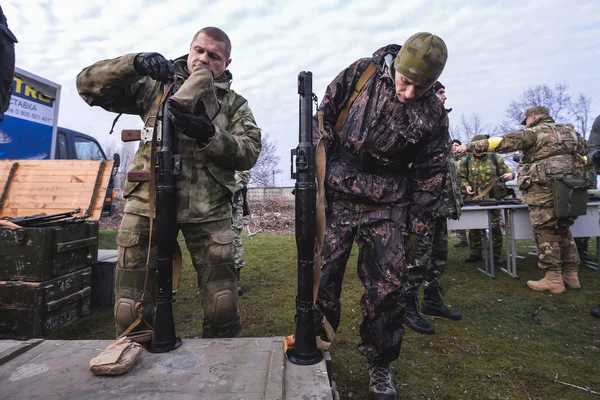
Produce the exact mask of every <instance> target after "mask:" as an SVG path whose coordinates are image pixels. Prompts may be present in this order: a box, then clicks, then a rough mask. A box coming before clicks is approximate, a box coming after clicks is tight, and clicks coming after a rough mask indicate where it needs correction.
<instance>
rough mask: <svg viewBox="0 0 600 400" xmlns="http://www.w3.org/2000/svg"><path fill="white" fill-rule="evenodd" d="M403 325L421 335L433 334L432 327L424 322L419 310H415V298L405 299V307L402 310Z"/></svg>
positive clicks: (408, 297)
mask: <svg viewBox="0 0 600 400" xmlns="http://www.w3.org/2000/svg"><path fill="white" fill-rule="evenodd" d="M404 324H405V325H406V326H408V327H409V328H410V329H412V330H413V331H415V332H417V333H421V334H423V335H433V334H435V329H434V328H433V326H431V325H429V322H427V321H425V320H424V319H423V317H421V314H419V310H417V296H407V297H406V307H405V308H404Z"/></svg>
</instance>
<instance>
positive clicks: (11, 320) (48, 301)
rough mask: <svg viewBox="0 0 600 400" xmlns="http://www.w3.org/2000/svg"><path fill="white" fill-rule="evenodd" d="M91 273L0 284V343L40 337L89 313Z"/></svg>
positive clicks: (86, 269)
mask: <svg viewBox="0 0 600 400" xmlns="http://www.w3.org/2000/svg"><path fill="white" fill-rule="evenodd" d="M91 279H92V269H91V268H85V269H82V270H80V271H76V272H72V273H70V274H66V275H63V276H61V277H58V278H54V279H51V280H49V281H45V282H24V281H0V339H19V340H26V339H30V338H34V337H42V336H43V335H44V334H46V333H48V332H51V331H53V330H55V329H57V328H60V327H62V326H65V325H68V324H70V323H71V322H73V321H75V320H77V319H78V318H79V317H81V316H84V315H88V314H89V313H90V298H91V296H90V295H91V292H92V289H91Z"/></svg>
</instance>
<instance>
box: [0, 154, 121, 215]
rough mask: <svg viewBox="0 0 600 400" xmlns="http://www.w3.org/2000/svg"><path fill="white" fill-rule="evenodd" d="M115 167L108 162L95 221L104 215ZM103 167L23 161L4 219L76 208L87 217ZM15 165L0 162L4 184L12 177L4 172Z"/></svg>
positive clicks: (85, 163) (95, 207) (97, 198)
mask: <svg viewBox="0 0 600 400" xmlns="http://www.w3.org/2000/svg"><path fill="white" fill-rule="evenodd" d="M112 164H113V161H107V162H106V163H105V165H104V167H103V170H102V171H101V173H100V175H101V179H100V183H99V185H98V190H97V192H96V194H95V197H94V199H93V207H92V210H91V212H92V216H91V217H90V219H91V220H97V219H99V218H100V215H101V213H102V206H103V205H104V199H105V195H106V189H107V187H108V182H109V180H110V173H111V170H112ZM100 165H101V161H99V160H96V161H94V160H92V161H90V160H19V168H18V169H17V171H18V172H17V173H16V174H15V176H14V179H13V181H12V182H11V186H10V189H9V191H8V194H7V196H6V199H5V205H4V207H3V208H2V210H0V217H5V216H8V217H25V216H29V215H35V214H40V213H42V212H43V213H46V214H57V213H62V212H67V211H73V210H74V209H76V208H81V210H82V211H81V215H83V214H84V213H85V212H86V211H87V209H88V207H90V203H91V202H92V195H93V192H94V186H95V183H96V179H97V176H98V171H99V168H100ZM11 166H12V161H10V160H3V161H0V184H1V182H2V181H4V182H6V178H7V175H8V172H6V173H5V174H2V171H6V169H7V168H8V171H10V167H11Z"/></svg>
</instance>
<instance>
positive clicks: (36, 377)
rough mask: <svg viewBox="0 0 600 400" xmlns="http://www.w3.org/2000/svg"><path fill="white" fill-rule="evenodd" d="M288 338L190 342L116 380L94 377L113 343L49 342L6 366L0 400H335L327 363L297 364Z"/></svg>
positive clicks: (145, 359) (145, 356) (148, 357)
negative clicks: (93, 364) (286, 350)
mask: <svg viewBox="0 0 600 400" xmlns="http://www.w3.org/2000/svg"><path fill="white" fill-rule="evenodd" d="M282 340H283V338H279V337H275V338H236V339H184V341H183V345H182V346H181V347H180V348H179V349H176V350H174V351H171V352H169V353H163V354H152V353H148V352H146V351H144V353H142V355H141V357H140V359H139V360H138V361H137V363H136V364H135V365H134V367H133V369H132V370H131V371H129V372H128V373H126V374H125V375H121V376H110V377H103V376H95V375H93V374H92V373H91V372H89V361H90V359H92V358H93V357H95V356H96V355H98V354H99V353H100V352H101V351H102V350H103V349H104V348H106V346H108V345H109V344H110V342H111V341H108V340H78V341H62V340H58V341H57V340H46V341H43V342H42V343H40V344H38V345H37V346H35V347H33V348H30V349H29V350H27V351H25V352H24V353H23V354H21V355H19V356H17V357H16V358H12V359H10V360H8V361H7V362H5V363H4V365H2V366H0V387H1V388H2V390H1V391H0V399H11V400H19V399H40V398H44V399H111V400H112V399H116V398H118V399H168V400H174V399H184V400H187V399H210V400H234V399H246V400H255V399H257V400H258V399H273V400H275V399H277V400H282V399H290V400H295V399H298V400H299V399H315V400H317V399H318V400H328V399H332V398H333V397H332V395H331V389H330V387H329V381H328V379H327V373H326V366H325V361H322V362H321V363H319V364H316V365H313V366H297V365H293V364H291V363H289V362H288V361H287V358H285V356H284V354H283V344H282Z"/></svg>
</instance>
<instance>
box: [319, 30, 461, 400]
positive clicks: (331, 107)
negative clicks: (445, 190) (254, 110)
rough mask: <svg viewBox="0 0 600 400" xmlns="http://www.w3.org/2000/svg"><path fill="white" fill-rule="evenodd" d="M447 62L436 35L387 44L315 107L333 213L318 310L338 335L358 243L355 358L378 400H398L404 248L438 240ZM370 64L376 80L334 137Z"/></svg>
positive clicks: (446, 143)
mask: <svg viewBox="0 0 600 400" xmlns="http://www.w3.org/2000/svg"><path fill="white" fill-rule="evenodd" d="M446 58H447V50H446V45H445V44H444V42H443V41H442V40H441V39H440V38H439V37H437V36H435V35H432V34H430V33H425V32H421V33H417V34H415V35H413V36H412V37H410V38H409V39H408V40H407V41H406V43H405V44H404V45H403V46H402V48H401V47H400V46H398V45H396V44H393V45H388V46H385V47H383V48H381V49H379V50H377V51H376V52H375V53H374V54H373V57H372V58H371V57H369V58H362V59H359V60H358V61H355V62H354V63H353V64H351V65H350V66H349V67H348V68H346V69H345V70H343V71H342V72H341V73H340V74H339V75H338V76H337V77H336V78H335V79H334V80H333V82H331V83H330V84H329V86H328V87H327V90H326V93H325V97H324V98H323V102H322V103H321V106H320V107H319V113H318V115H320V114H321V113H322V117H323V123H324V131H325V132H324V134H325V138H324V139H325V140H326V141H327V147H326V149H327V170H326V176H325V187H326V197H327V198H328V211H327V216H326V228H325V229H326V231H325V243H324V247H323V267H322V272H321V273H322V275H321V283H320V288H319V294H318V299H317V306H318V308H319V309H320V311H321V312H323V313H324V315H325V316H326V317H327V320H328V321H329V322H330V323H331V324H332V326H333V328H334V329H337V327H338V325H339V322H340V315H341V309H340V295H341V289H342V280H343V277H344V272H345V269H346V263H347V261H348V257H349V256H350V252H351V250H352V245H353V242H354V241H355V240H356V242H357V244H358V246H359V256H358V275H359V277H360V278H361V280H362V282H363V284H364V286H365V294H364V295H363V297H362V300H361V307H362V312H363V321H362V323H361V326H360V343H359V350H360V352H361V353H362V354H363V355H364V356H365V357H366V358H367V360H368V363H369V375H370V378H371V380H370V388H369V390H370V395H371V398H372V399H395V398H396V389H395V386H394V383H393V376H392V372H391V367H390V362H391V361H393V360H395V359H396V358H397V357H398V355H399V353H400V345H401V341H402V336H403V333H404V329H403V327H402V322H403V309H404V293H405V288H404V287H403V285H405V284H406V282H407V281H406V268H407V266H406V259H405V251H406V250H405V240H406V243H407V245H406V246H408V247H409V248H411V249H413V251H415V250H416V243H417V241H418V239H419V237H422V236H426V235H431V234H432V233H433V230H434V226H435V222H434V217H435V215H436V214H435V211H436V209H437V206H438V203H439V199H440V193H441V189H442V182H443V179H444V176H445V174H446V170H447V162H448V159H449V157H450V137H449V134H448V117H447V115H446V111H445V110H444V108H443V106H442V104H441V103H440V102H439V100H438V98H437V97H436V96H435V93H434V92H433V90H432V89H431V87H432V86H433V84H434V83H435V81H436V79H437V78H438V76H439V75H440V74H441V72H442V70H443V68H444V66H445V63H446ZM369 66H372V67H371V68H375V70H374V73H373V74H372V75H371V76H370V78H369V79H368V80H366V83H365V84H364V86H363V87H362V90H360V93H358V96H357V97H356V99H355V101H354V102H353V103H352V104H351V106H350V108H349V110H348V114H347V116H346V118H345V119H344V122H343V123H341V127H340V129H339V130H337V131H334V126H335V125H336V123H337V121H338V118H339V116H340V112H341V110H342V109H343V108H344V106H345V105H346V103H347V102H348V101H349V98H350V96H351V95H352V92H353V91H354V89H355V87H356V84H357V82H358V81H359V79H360V78H361V76H363V73H364V72H365V70H367V68H368V67H369ZM317 121H318V117H316V118H315V123H316V122H317ZM317 131H318V130H317ZM409 166H410V167H409Z"/></svg>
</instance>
